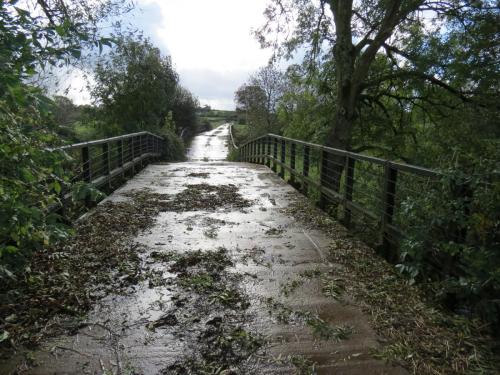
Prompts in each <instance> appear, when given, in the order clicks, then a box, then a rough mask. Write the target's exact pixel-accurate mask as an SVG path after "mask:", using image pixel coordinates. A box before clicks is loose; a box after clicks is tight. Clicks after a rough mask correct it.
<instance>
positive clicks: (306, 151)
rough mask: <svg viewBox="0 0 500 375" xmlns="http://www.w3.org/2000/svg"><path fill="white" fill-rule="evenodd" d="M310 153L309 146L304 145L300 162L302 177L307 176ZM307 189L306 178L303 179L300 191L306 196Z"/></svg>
mask: <svg viewBox="0 0 500 375" xmlns="http://www.w3.org/2000/svg"><path fill="white" fill-rule="evenodd" d="M310 155H311V148H310V147H309V146H304V160H303V163H302V176H304V177H308V176H309V166H310V165H309V161H310ZM308 191H309V184H308V183H307V181H306V180H304V181H303V184H302V192H303V193H304V195H306V196H307V194H308Z"/></svg>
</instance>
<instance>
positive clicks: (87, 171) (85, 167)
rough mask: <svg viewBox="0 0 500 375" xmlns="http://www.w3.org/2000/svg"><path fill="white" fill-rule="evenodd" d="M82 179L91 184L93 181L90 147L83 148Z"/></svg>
mask: <svg viewBox="0 0 500 375" xmlns="http://www.w3.org/2000/svg"><path fill="white" fill-rule="evenodd" d="M82 179H83V181H85V182H87V183H89V182H90V181H92V170H91V166H90V152H89V147H88V146H87V147H82Z"/></svg>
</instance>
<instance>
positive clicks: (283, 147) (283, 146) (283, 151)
mask: <svg viewBox="0 0 500 375" xmlns="http://www.w3.org/2000/svg"><path fill="white" fill-rule="evenodd" d="M280 161H281V163H282V164H281V170H280V177H281V178H283V179H284V178H285V161H286V141H285V140H284V139H282V140H281V157H280Z"/></svg>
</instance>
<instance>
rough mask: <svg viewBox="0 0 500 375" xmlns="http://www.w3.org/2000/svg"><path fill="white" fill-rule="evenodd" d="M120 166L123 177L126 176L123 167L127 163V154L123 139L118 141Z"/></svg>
mask: <svg viewBox="0 0 500 375" xmlns="http://www.w3.org/2000/svg"><path fill="white" fill-rule="evenodd" d="M117 147H118V167H119V168H121V170H122V173H121V175H122V178H123V177H125V170H124V169H123V164H125V156H124V151H123V139H120V140H119V141H118V146H117Z"/></svg>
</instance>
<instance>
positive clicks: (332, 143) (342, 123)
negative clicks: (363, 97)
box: [320, 0, 358, 207]
mask: <svg viewBox="0 0 500 375" xmlns="http://www.w3.org/2000/svg"><path fill="white" fill-rule="evenodd" d="M329 3H330V8H331V10H332V12H333V15H334V22H335V28H336V36H337V40H336V44H335V67H336V70H335V72H336V80H337V88H336V91H337V93H336V94H337V95H336V96H337V103H336V104H337V108H336V111H335V118H334V121H335V122H334V124H332V126H331V128H330V129H331V130H330V132H329V134H328V138H327V141H326V146H329V147H333V148H338V149H342V150H348V149H349V146H350V138H351V130H352V126H353V123H354V120H355V116H356V114H355V108H356V102H357V97H358V93H357V91H358V88H357V85H356V84H355V82H354V71H355V61H356V49H355V47H354V45H353V44H352V29H351V18H352V0H337V1H330V2H329ZM325 159H326V160H325ZM344 166H345V158H344V157H343V156H339V155H333V154H328V153H324V154H323V166H322V169H321V184H322V185H323V186H325V187H327V188H329V189H331V190H333V191H335V192H340V181H341V177H342V172H343V171H344ZM331 203H332V202H329V199H327V198H326V197H325V196H324V195H322V198H321V202H320V204H321V206H323V207H325V206H327V205H328V204H331Z"/></svg>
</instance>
